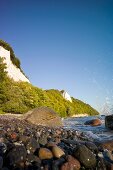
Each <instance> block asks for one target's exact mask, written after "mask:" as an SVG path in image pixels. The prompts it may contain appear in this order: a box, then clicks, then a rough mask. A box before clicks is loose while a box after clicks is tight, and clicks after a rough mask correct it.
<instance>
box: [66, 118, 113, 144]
mask: <svg viewBox="0 0 113 170" xmlns="http://www.w3.org/2000/svg"><path fill="white" fill-rule="evenodd" d="M95 118H99V119H101V121H102V125H100V126H95V127H93V126H89V125H84V123H85V122H86V121H88V120H92V119H95ZM63 122H64V127H65V128H66V129H74V130H77V131H80V132H83V133H84V134H86V135H87V136H89V137H90V138H94V139H97V140H100V141H101V140H111V139H113V130H110V129H107V128H106V127H105V116H104V115H102V116H88V117H77V118H67V119H64V120H63Z"/></svg>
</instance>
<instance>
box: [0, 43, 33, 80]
mask: <svg viewBox="0 0 113 170" xmlns="http://www.w3.org/2000/svg"><path fill="white" fill-rule="evenodd" d="M0 57H2V58H4V63H6V67H7V68H6V71H7V74H8V76H9V77H10V78H13V80H14V81H24V82H29V80H28V79H27V78H26V77H25V75H24V74H23V73H22V72H21V71H20V69H19V68H17V67H16V66H15V65H14V64H13V63H12V61H11V59H10V51H8V50H6V49H4V48H3V47H2V46H0ZM29 83H30V82H29Z"/></svg>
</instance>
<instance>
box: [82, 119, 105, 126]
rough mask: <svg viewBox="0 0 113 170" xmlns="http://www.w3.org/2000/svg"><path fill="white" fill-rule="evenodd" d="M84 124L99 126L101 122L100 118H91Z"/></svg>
mask: <svg viewBox="0 0 113 170" xmlns="http://www.w3.org/2000/svg"><path fill="white" fill-rule="evenodd" d="M84 124H85V125H90V126H100V125H101V124H102V122H101V120H100V119H93V120H88V121H86V122H85V123H84Z"/></svg>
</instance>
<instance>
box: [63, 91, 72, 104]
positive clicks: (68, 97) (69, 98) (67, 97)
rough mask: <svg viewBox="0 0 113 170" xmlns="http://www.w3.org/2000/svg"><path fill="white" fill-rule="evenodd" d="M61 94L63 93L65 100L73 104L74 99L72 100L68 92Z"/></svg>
mask: <svg viewBox="0 0 113 170" xmlns="http://www.w3.org/2000/svg"><path fill="white" fill-rule="evenodd" d="M61 93H62V96H63V98H64V99H66V100H69V101H70V102H72V99H71V97H70V95H69V94H68V93H67V92H66V91H64V90H62V91H61Z"/></svg>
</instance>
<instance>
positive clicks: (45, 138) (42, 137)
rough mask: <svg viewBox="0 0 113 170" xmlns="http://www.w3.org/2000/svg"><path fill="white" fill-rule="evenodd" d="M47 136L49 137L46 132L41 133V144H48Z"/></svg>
mask: <svg viewBox="0 0 113 170" xmlns="http://www.w3.org/2000/svg"><path fill="white" fill-rule="evenodd" d="M47 137H48V136H47V135H46V134H43V135H41V137H40V139H39V141H38V142H39V144H41V145H43V146H44V145H46V144H47V142H48V141H47Z"/></svg>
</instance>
